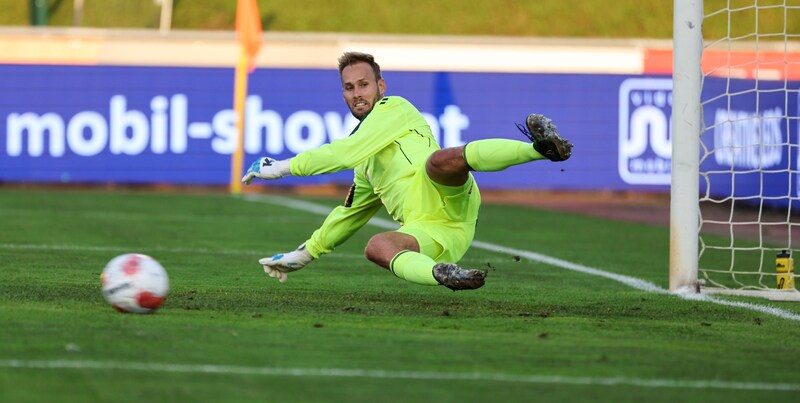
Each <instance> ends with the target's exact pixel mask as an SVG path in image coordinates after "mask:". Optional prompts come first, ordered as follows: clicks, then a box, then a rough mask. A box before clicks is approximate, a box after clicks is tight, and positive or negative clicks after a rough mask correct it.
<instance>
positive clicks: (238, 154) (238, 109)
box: [230, 0, 261, 195]
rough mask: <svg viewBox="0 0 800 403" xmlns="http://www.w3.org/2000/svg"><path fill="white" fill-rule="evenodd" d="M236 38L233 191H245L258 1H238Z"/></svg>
mask: <svg viewBox="0 0 800 403" xmlns="http://www.w3.org/2000/svg"><path fill="white" fill-rule="evenodd" d="M236 37H237V40H238V42H239V59H238V60H237V62H236V72H235V78H234V83H233V109H234V112H235V113H236V143H235V146H234V149H233V153H232V154H231V178H230V192H231V193H232V194H234V195H238V194H241V193H242V182H241V178H242V170H243V169H242V165H243V162H244V129H245V113H244V111H245V103H246V101H247V75H248V74H250V73H252V72H253V70H255V57H256V54H257V53H258V49H259V48H260V47H261V18H260V14H259V12H258V2H257V1H256V0H238V1H237V4H236Z"/></svg>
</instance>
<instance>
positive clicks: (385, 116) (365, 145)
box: [290, 97, 425, 176]
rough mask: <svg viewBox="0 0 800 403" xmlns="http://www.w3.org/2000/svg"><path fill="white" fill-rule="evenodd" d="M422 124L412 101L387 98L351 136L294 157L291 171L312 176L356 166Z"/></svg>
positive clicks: (295, 173)
mask: <svg viewBox="0 0 800 403" xmlns="http://www.w3.org/2000/svg"><path fill="white" fill-rule="evenodd" d="M420 124H425V122H424V119H422V118H421V115H420V114H419V113H418V112H417V111H416V108H414V107H413V106H412V105H411V104H410V103H409V102H408V101H406V100H405V99H403V98H401V97H386V98H383V99H382V100H380V101H379V102H378V103H377V104H376V105H375V108H374V109H373V110H372V112H370V114H369V115H367V117H366V118H364V120H362V121H361V123H359V125H358V126H357V127H356V129H355V130H353V133H351V134H350V136H348V137H346V138H343V139H339V140H336V141H333V142H331V143H328V144H324V145H322V146H320V147H318V148H316V149H313V150H308V151H304V152H302V153H300V154H298V155H297V156H296V157H294V158H292V159H291V161H290V169H291V173H292V175H297V176H308V175H318V174H325V173H332V172H338V171H342V170H345V169H352V168H354V167H355V166H357V165H358V164H360V163H362V162H364V161H365V160H367V159H368V158H369V157H371V156H373V155H375V154H376V153H378V152H379V151H381V150H383V149H384V148H386V146H388V145H389V144H391V143H392V142H393V141H395V140H397V139H398V138H400V137H402V136H403V135H405V134H406V133H407V132H408V130H409V128H413V127H417V126H418V125H420Z"/></svg>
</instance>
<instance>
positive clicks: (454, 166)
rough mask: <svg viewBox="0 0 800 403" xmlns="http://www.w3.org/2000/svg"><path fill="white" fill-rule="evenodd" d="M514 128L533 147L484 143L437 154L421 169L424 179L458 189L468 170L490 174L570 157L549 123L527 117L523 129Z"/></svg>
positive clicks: (508, 142)
mask: <svg viewBox="0 0 800 403" xmlns="http://www.w3.org/2000/svg"><path fill="white" fill-rule="evenodd" d="M517 127H518V128H519V129H520V131H522V133H523V134H525V136H527V137H528V139H529V140H530V141H531V142H532V143H533V147H531V143H528V142H524V141H516V140H509V139H485V140H477V141H473V142H470V143H468V144H467V145H466V146H463V147H453V148H446V149H443V150H438V151H436V152H434V153H433V154H431V156H430V157H429V158H428V161H427V164H426V166H425V169H426V170H427V173H428V177H430V178H431V179H432V180H433V181H435V182H436V183H439V184H442V185H446V186H459V185H462V184H464V183H465V182H466V180H467V174H468V172H469V171H470V170H474V171H479V172H494V171H500V170H503V169H506V168H508V167H510V166H513V165H519V164H524V163H526V162H530V161H534V160H540V159H550V160H551V161H564V160H566V159H568V158H569V157H570V156H571V155H572V144H570V143H569V141H567V139H565V138H563V137H561V135H559V134H558V130H557V129H556V127H555V125H553V123H552V121H551V120H550V119H548V118H546V117H544V116H542V115H537V114H531V115H528V117H527V119H526V120H525V126H523V125H517ZM526 127H527V129H526Z"/></svg>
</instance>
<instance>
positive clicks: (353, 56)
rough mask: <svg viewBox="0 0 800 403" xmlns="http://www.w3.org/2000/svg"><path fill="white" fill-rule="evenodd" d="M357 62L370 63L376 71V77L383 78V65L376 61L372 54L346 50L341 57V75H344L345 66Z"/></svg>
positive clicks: (377, 78)
mask: <svg viewBox="0 0 800 403" xmlns="http://www.w3.org/2000/svg"><path fill="white" fill-rule="evenodd" d="M356 63H367V64H369V65H370V66H371V67H372V71H373V72H374V73H375V79H376V80H380V79H381V66H379V65H378V63H375V58H374V57H373V56H372V55H371V54H369V53H361V52H344V53H343V54H342V55H341V56H340V57H339V75H340V76H341V75H342V70H344V68H345V67H347V66H350V65H353V64H356Z"/></svg>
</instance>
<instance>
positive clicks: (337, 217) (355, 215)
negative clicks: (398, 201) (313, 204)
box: [305, 174, 383, 258]
mask: <svg viewBox="0 0 800 403" xmlns="http://www.w3.org/2000/svg"><path fill="white" fill-rule="evenodd" d="M382 206H383V204H382V203H381V200H380V198H379V197H378V195H376V194H375V193H374V192H373V190H372V186H370V184H369V182H367V181H366V180H365V179H364V178H363V177H362V176H361V175H358V174H356V175H355V178H354V180H353V185H352V186H351V187H350V191H349V192H348V194H347V199H346V200H345V203H344V205H341V206H338V207H336V208H335V209H333V211H331V212H330V214H328V217H326V218H325V221H324V222H323V223H322V225H321V226H320V227H319V228H318V229H317V230H316V231H314V233H313V234H311V237H310V238H309V239H308V240H307V241H306V242H305V245H306V248H307V249H308V251H309V253H310V254H311V256H313V257H314V258H318V257H320V256H321V255H323V254H326V253H331V252H333V250H334V249H335V248H336V247H337V246H339V245H341V244H343V243H344V242H345V241H347V240H348V239H350V237H351V236H353V234H355V233H356V231H358V230H359V229H361V227H363V226H364V224H366V223H367V222H368V221H369V220H370V219H371V218H372V217H373V216H374V215H375V213H377V212H378V210H380V209H381V207H382Z"/></svg>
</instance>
